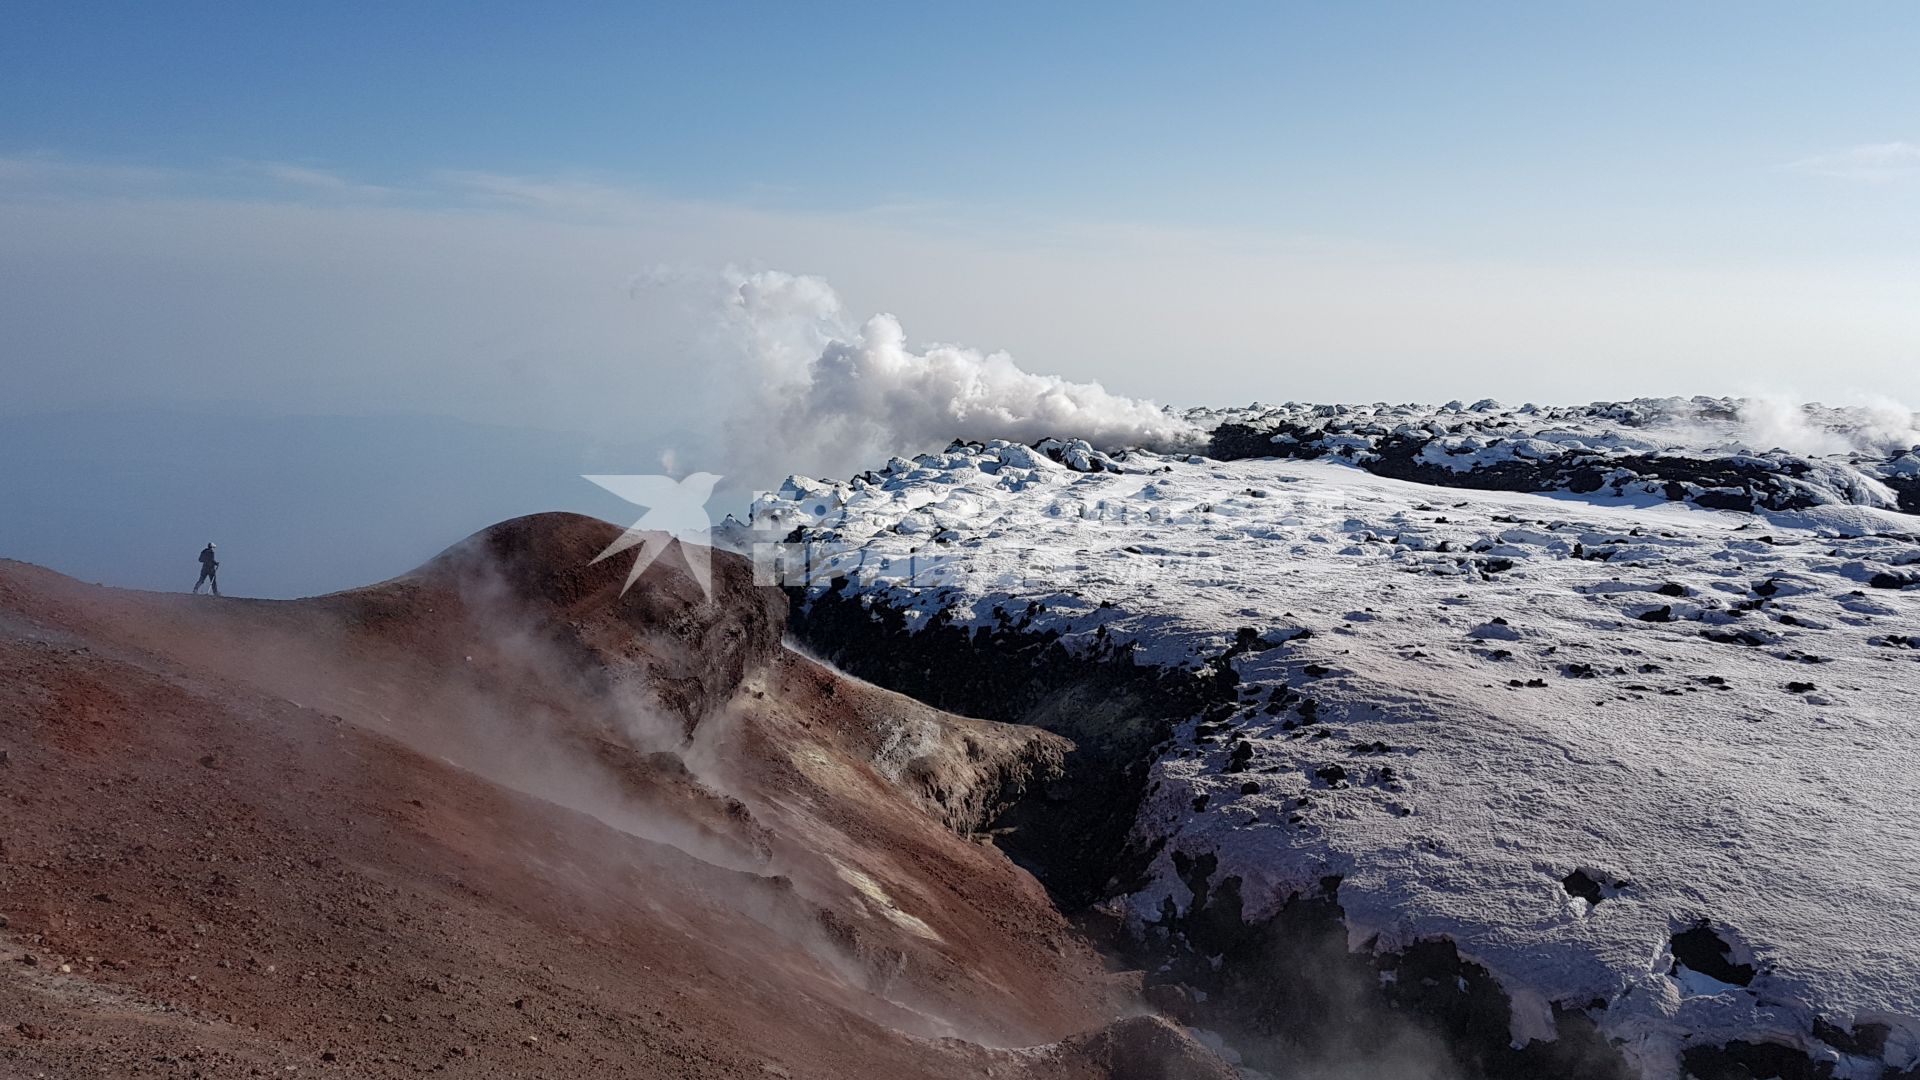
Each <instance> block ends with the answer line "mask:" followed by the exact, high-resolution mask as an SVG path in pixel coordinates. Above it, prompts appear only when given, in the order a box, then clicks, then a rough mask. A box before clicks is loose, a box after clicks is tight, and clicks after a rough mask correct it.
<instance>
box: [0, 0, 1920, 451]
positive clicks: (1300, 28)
mask: <svg viewBox="0 0 1920 1080" xmlns="http://www.w3.org/2000/svg"><path fill="white" fill-rule="evenodd" d="M829 8H831V11H829ZM912 8H913V6H911V5H909V6H907V7H902V6H899V5H874V6H871V7H859V6H851V5H797V4H778V5H771V4H770V5H727V4H718V5H654V6H651V7H646V6H642V5H628V4H605V5H601V4H578V5H540V6H534V5H518V4H516V5H506V4H500V5H489V4H473V3H462V4H448V5H433V4H424V3H421V4H402V5H388V4H351V3H342V4H309V5H233V4H201V5H196V4H166V5H135V4H100V5H82V4H66V3H61V4H44V5H43V4H30V3H14V4H10V5H8V12H7V15H6V16H5V19H6V24H7V25H6V29H5V32H4V33H0V159H4V160H0V235H3V236H4V237H5V243H3V244H0V329H3V330H4V340H3V341H0V349H4V355H3V356H0V362H3V363H4V364H5V365H6V369H7V372H8V379H7V381H8V383H9V384H10V391H11V392H10V393H9V394H8V396H7V400H6V402H5V408H7V409H9V410H14V411H18V410H22V409H35V408H43V407H44V408H51V407H68V406H76V405H78V406H85V405H88V404H90V403H94V402H98V401H100V400H103V399H114V400H118V401H134V402H152V401H172V400H202V401H205V400H212V401H216V402H226V401H231V402H235V403H250V404H258V405H265V406H269V407H275V408H300V407H311V408H326V409H333V410H341V411H366V410H377V409H382V408H389V409H391V408H402V409H423V410H428V411H438V412H445V413H448V414H451V415H457V416H462V417H466V418H469V419H477V420H484V421H516V422H529V423H536V424H542V425H547V426H559V427H593V426H596V425H606V424H615V423H620V422H623V418H626V419H627V420H630V421H631V422H634V423H639V424H651V423H654V422H655V414H658V413H662V412H664V413H666V414H669V415H676V416H679V417H681V418H683V419H688V420H689V421H690V422H694V421H697V418H698V411H697V410H698V409H699V408H701V407H704V403H705V402H706V401H707V397H709V396H711V395H712V394H715V393H718V394H721V395H724V394H725V393H726V392H727V390H728V388H727V387H725V386H714V385H712V383H713V381H714V380H713V379H712V377H711V373H712V364H711V361H698V362H697V363H696V366H699V367H704V368H705V369H706V370H705V371H694V372H688V371H686V370H684V367H685V365H684V364H683V363H681V361H684V360H687V359H688V358H693V357H698V356H699V355H700V352H699V349H698V348H696V347H694V346H693V345H692V344H690V342H692V341H694V339H698V338H699V337H700V336H701V335H703V334H704V333H705V329H704V328H703V326H702V325H701V316H700V313H699V312H698V311H697V307H698V305H693V306H692V307H689V305H688V304H686V303H684V302H681V301H672V302H668V301H664V300H663V299H662V298H661V297H659V296H656V295H651V294H649V295H639V294H638V293H649V289H648V288H647V287H644V286H643V287H642V288H641V289H639V290H638V293H637V292H636V289H635V287H634V281H635V279H636V276H637V275H645V274H647V273H649V272H650V271H652V270H654V269H655V268H657V267H661V266H666V267H671V268H674V269H676V270H681V271H689V272H704V271H712V270H717V269H718V268H720V267H722V266H725V265H727V264H734V265H738V266H743V267H749V268H751V267H773V268H779V269H787V270H793V271H798V272H805V273H814V274H819V275H822V276H824V277H825V278H826V279H827V280H829V281H830V282H832V283H833V284H834V285H835V286H836V287H837V288H838V289H839V290H840V292H841V294H842V295H843V296H844V297H845V299H846V304H847V307H848V308H849V309H850V310H853V311H858V312H861V313H870V312H877V311H889V312H893V313H895V314H897V315H899V316H900V317H901V321H902V322H903V324H904V326H905V329H906V333H907V335H908V337H909V338H910V339H912V340H914V341H919V342H927V341H957V342H964V343H967V344H970V345H975V346H979V347H981V348H984V349H990V350H991V349H1004V350H1007V351H1008V352H1010V353H1012V355H1013V356H1014V357H1015V358H1016V359H1017V360H1018V361H1019V362H1020V363H1021V364H1022V365H1024V366H1026V367H1028V368H1030V369H1033V370H1038V371H1047V372H1058V373H1061V374H1064V375H1067V376H1069V377H1073V378H1078V379H1099V380H1101V381H1103V382H1104V383H1105V384H1106V385H1107V386H1108V387H1109V388H1111V389H1113V390H1115V391H1118V392H1123V393H1131V394H1136V395H1141V396H1146V397H1151V398H1154V399H1156V400H1159V401H1162V402H1174V403H1180V404H1189V403H1201V402H1207V403H1224V402H1239V401H1245V400H1250V399H1253V398H1256V397H1258V398H1267V399H1280V398H1289V397H1291V398H1316V399H1363V400H1378V399H1389V400H1408V399H1425V398H1436V397H1437V398H1448V397H1455V396H1461V397H1476V396H1479V395H1481V394H1493V395H1495V396H1498V397H1502V398H1521V399H1538V400H1587V399H1591V398H1595V397H1609V396H1632V395H1634V394H1641V393H1667V392H1682V393H1693V392H1740V391H1743V390H1752V389H1768V390H1779V391H1786V392H1791V393H1797V394H1800V395H1803V396H1807V397H1827V398H1839V397H1845V396H1848V395H1853V394H1858V393H1860V392H1863V391H1881V392H1885V393H1889V394H1892V395H1893V396H1896V397H1905V398H1907V399H1909V400H1911V399H1913V398H1920V375H1916V372H1917V371H1920V363H1916V361H1920V127H1916V125H1920V78H1916V77H1915V76H1914V74H1913V64H1912V58H1913V56H1914V54H1915V50H1916V48H1920V8H1916V7H1914V6H1913V5H1910V4H1891V3H1890V4H1871V3H1861V4H1848V5H1842V6H1827V7H1809V6H1806V5H1798V4H1794V5H1789V4H1748V5H1740V6H1738V7H1737V8H1732V7H1727V6H1723V5H1709V4H1677V5H1676V4H1665V3H1663V4H1647V5H1635V4H1619V3H1609V4H1604V5H1600V4H1595V5H1578V4H1575V5H1538V4H1512V5H1503V4H1472V5H1440V4H1405V5H1389V4H1358V5H1279V4H1260V5H1247V6H1235V5H1230V4H1209V5H1164V6H1160V5H1115V4H1100V5H1084V6H1078V7H1076V6H1072V5H1027V4H1021V5H1006V6H999V5H965V6H961V7H950V8H948V9H942V10H939V11H934V10H913V9H912ZM556 9H563V10H556ZM721 381H722V382H724V380H721ZM703 395H705V396H703ZM668 403H671V407H666V406H667V405H668ZM690 410H691V411H690Z"/></svg>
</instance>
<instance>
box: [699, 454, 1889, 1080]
mask: <svg viewBox="0 0 1920 1080" xmlns="http://www.w3.org/2000/svg"><path fill="white" fill-rule="evenodd" d="M1039 450H1040V451H1045V452H1036V450H1035V449H1033V448H1028V447H1024V446H1018V445H1008V444H1003V443H993V444H985V445H980V444H973V445H960V444H957V445H956V446H954V447H952V448H950V450H949V451H948V452H947V453H945V454H940V455H925V456H923V457H921V458H918V459H915V460H914V461H911V462H909V461H903V460H898V459H896V460H895V461H894V462H893V463H891V464H890V465H889V466H888V467H887V468H886V469H885V470H883V471H879V472H875V473H872V474H868V475H867V476H865V477H862V478H858V479H856V480H854V481H852V482H849V483H821V482H815V481H807V480H801V479H796V480H794V481H790V482H789V484H788V485H787V487H786V488H784V489H783V490H782V491H780V492H778V493H775V494H773V495H770V496H768V497H767V498H765V499H763V500H762V501H761V502H760V503H758V504H756V506H755V508H754V515H753V519H754V520H753V525H754V526H755V527H746V526H742V527H740V528H739V529H738V530H736V532H737V536H736V540H737V541H738V542H739V543H741V544H743V545H752V544H755V543H756V542H757V543H758V545H759V546H758V554H759V557H761V558H762V559H763V560H764V561H765V562H766V564H767V566H768V569H769V571H770V572H775V571H777V572H779V573H782V574H785V575H786V576H787V579H788V580H789V581H790V582H791V584H792V587H793V591H794V594H795V596H796V598H797V599H798V600H799V601H800V602H801V606H799V607H797V608H796V624H795V625H796V628H797V629H798V630H799V631H800V632H801V633H802V634H803V635H804V636H806V638H807V639H808V641H809V643H810V644H811V645H812V646H813V647H815V648H817V649H820V650H821V651H823V652H824V653H826V654H827V655H829V656H830V657H832V658H834V659H836V660H837V661H839V662H841V663H843V664H845V665H847V666H849V667H850V669H851V670H854V671H856V672H858V673H862V674H866V675H868V676H869V677H872V678H875V679H876V680H877V681H881V682H883V683H884V684H886V685H890V686H895V687H897V688H901V689H907V690H909V691H911V692H913V693H914V694H915V695H916V696H920V697H923V698H925V699H926V700H929V701H932V702H934V703H936V704H940V705H943V706H946V707H951V708H961V709H967V710H973V711H977V712H978V713H979V714H980V715H988V716H993V717H995V718H997V719H1003V720H1021V721H1028V722H1035V723H1044V724H1048V725H1053V726H1060V727H1062V728H1070V726H1071V725H1072V724H1073V723H1075V722H1080V723H1091V724H1092V725H1093V726H1096V727H1108V728H1114V729H1116V730H1123V731H1127V732H1132V733H1134V734H1131V735H1128V736H1127V737H1126V738H1125V739H1124V740H1122V741H1123V743H1124V745H1122V746H1120V747H1118V752H1117V754H1116V755H1109V756H1108V757H1106V758H1101V757H1099V756H1097V755H1096V756H1092V757H1088V756H1086V754H1087V750H1086V746H1087V744H1088V742H1089V738H1088V736H1087V735H1086V734H1085V733H1084V732H1083V731H1081V730H1077V729H1074V730H1072V734H1073V736H1074V737H1075V738H1076V740H1077V741H1080V742H1081V743H1082V749H1081V750H1079V751H1076V755H1079V756H1078V757H1076V756H1070V757H1069V759H1068V760H1069V770H1070V773H1069V781H1070V782H1071V781H1072V780H1073V773H1072V770H1075V769H1085V770H1088V771H1090V772H1092V773H1095V774H1098V775H1097V776H1096V778H1095V781H1094V782H1090V783H1083V785H1082V791H1083V792H1085V793H1086V794H1087V796H1088V797H1094V796H1097V797H1102V798H1105V799H1107V800H1109V802H1111V801H1114V800H1131V801H1130V802H1129V803H1128V804H1127V809H1126V813H1127V814H1128V816H1129V817H1130V823H1131V827H1130V830H1129V831H1128V832H1127V833H1126V834H1125V835H1113V836H1110V837H1108V839H1107V841H1106V842H1105V844H1104V847H1101V848H1099V849H1098V850H1094V851H1090V852H1087V853H1085V855H1086V857H1085V858H1083V859H1081V860H1080V861H1079V862H1078V863H1075V864H1070V865H1060V864H1053V865H1048V864H1045V863H1043V862H1036V863H1034V865H1035V866H1036V869H1038V870H1039V871H1040V872H1041V873H1042V875H1043V876H1044V877H1045V878H1046V880H1048V881H1049V884H1050V885H1052V886H1053V887H1054V888H1055V890H1056V892H1058V893H1060V894H1062V895H1063V897H1066V898H1077V899H1078V900H1079V901H1080V902H1083V903H1088V904H1090V905H1091V906H1092V907H1093V908H1094V909H1095V910H1097V911H1104V912H1107V913H1109V914H1111V915H1112V916H1113V917H1114V918H1115V919H1117V920H1120V921H1122V922H1124V924H1125V930H1126V936H1127V937H1129V938H1130V939H1131V940H1132V941H1133V942H1134V943H1135V945H1136V946H1137V947H1139V948H1141V949H1142V951H1143V955H1147V956H1150V957H1152V958H1154V959H1155V960H1157V961H1160V962H1162V963H1164V965H1165V966H1164V967H1162V968H1161V969H1160V971H1159V973H1158V974H1157V975H1156V981H1157V982H1160V983H1163V984H1164V985H1162V986H1160V987H1156V988H1155V990H1154V994H1153V996H1154V999H1155V1000H1156V1001H1157V1002H1160V1003H1162V1004H1163V1005H1164V1006H1165V1007H1166V1008H1168V1009H1169V1010H1170V1011H1172V1012H1175V1013H1176V1014H1179V1015H1182V1016H1185V1017H1187V1018H1190V1019H1192V1020H1194V1021H1196V1022H1200V1023H1203V1024H1205V1025H1207V1026H1210V1027H1220V1028H1222V1029H1225V1030H1227V1032H1228V1033H1229V1035H1230V1037H1232V1038H1233V1039H1234V1040H1235V1042H1236V1044H1237V1045H1238V1046H1239V1048H1240V1049H1241V1050H1242V1051H1243V1052H1246V1053H1247V1054H1248V1056H1249V1058H1250V1060H1253V1061H1255V1062H1256V1063H1259V1064H1262V1065H1263V1066H1266V1067H1274V1066H1275V1064H1276V1063H1284V1064H1285V1067H1286V1068H1287V1069H1289V1070H1295V1069H1298V1068H1299V1067H1300V1062H1301V1060H1302V1056H1301V1055H1302V1054H1310V1055H1315V1056H1317V1057H1318V1058H1319V1059H1320V1060H1322V1061H1323V1062H1324V1063H1326V1068H1327V1069H1329V1070H1331V1071H1333V1072H1334V1073H1335V1074H1338V1075H1344V1074H1343V1073H1339V1071H1338V1070H1339V1069H1342V1068H1347V1067H1361V1068H1374V1069H1386V1070H1391V1071H1396V1072H1404V1074H1405V1075H1408V1076H1426V1075H1436V1076H1441V1075H1444V1076H1454V1075H1465V1076H1479V1075H1489V1076H1539V1075H1560V1076H1575V1075H1580V1076H1595V1077H1602V1076H1622V1075H1629V1074H1631V1075H1640V1076H1648V1077H1667V1076H1674V1075H1678V1074H1679V1073H1680V1072H1681V1071H1682V1070H1685V1071H1687V1072H1690V1073H1692V1074H1693V1075H1697V1076H1702V1077H1709V1078H1713V1080H1719V1078H1720V1077H1734V1076H1755V1077H1764V1076H1789V1077H1802V1076H1805V1077H1815V1076H1855V1077H1877V1076H1880V1075H1882V1074H1885V1075H1887V1076H1894V1075H1906V1074H1905V1073H1903V1072H1901V1070H1909V1069H1912V1068H1913V1067H1914V1066H1915V1063H1916V1061H1917V1060H1920V996H1916V995H1917V994H1920V950H1916V949H1915V947H1914V946H1913V944H1912V943H1911V941H1910V940H1909V937H1910V935H1909V934H1908V933H1907V932H1906V929H1905V928H1906V926H1907V924H1908V922H1909V921H1910V912H1911V909H1912V906H1913V899H1914V897H1915V896H1917V895H1920V840H1916V836H1915V834H1914V832H1913V830H1912V829H1911V828H1910V827H1908V825H1907V822H1908V821H1910V820H1911V819H1912V818H1913V816H1914V813H1915V811H1916V810H1920V805H1917V804H1916V802H1915V798H1914V794H1913V792H1914V783H1913V777H1914V773H1913V768H1914V766H1913V762H1914V761H1915V760H1916V756H1917V755H1920V726H1916V723H1915V713H1914V710H1913V707H1912V693H1913V688H1914V686H1915V679H1916V677H1920V666H1916V665H1917V662H1920V651H1916V646H1920V545H1917V544H1916V534H1917V533H1920V520H1916V519H1914V518H1911V517H1908V516H1906V515H1903V514H1899V513H1893V512H1889V511H1886V510H1883V509H1875V508H1871V507H1864V506H1845V505H1831V504H1829V505H1822V506H1816V507H1812V508H1808V509H1805V510H1802V511H1795V512H1779V513H1768V514H1754V513H1745V512H1737V513H1736V512H1730V511H1726V512H1723V511H1712V510H1707V509H1701V508H1698V507H1697V506H1694V505H1687V504H1683V503H1668V502H1666V501H1665V499H1664V497H1663V496H1660V495H1654V496H1651V497H1642V498H1640V499H1638V500H1635V499H1630V498H1607V497H1604V496H1603V495H1602V494H1600V493H1590V494H1588V495H1586V496H1576V495H1574V494H1572V493H1567V492H1557V493H1555V494H1553V495H1551V496H1547V495H1534V494H1514V493H1506V492H1498V491H1492V492H1489V491H1480V490H1471V491H1468V490H1454V489H1448V488H1443V487H1436V486H1431V485H1425V484H1416V483H1411V482H1406V481H1402V480H1397V479H1390V478H1384V477H1379V476H1374V475H1370V474H1369V473H1367V472H1364V471H1362V470H1361V469H1359V468H1355V467H1352V466H1351V465H1348V464H1344V463H1335V462H1336V461H1339V460H1340V459H1338V458H1336V459H1334V461H1327V462H1301V461H1278V460H1272V459H1267V460H1243V461H1234V462H1219V461H1212V460H1206V459H1201V458H1186V457H1177V458H1175V457H1161V456H1156V455H1152V454H1142V453H1137V452H1136V453H1131V454H1127V455H1115V456H1114V457H1112V458H1108V457H1105V456H1104V455H1099V454H1096V453H1093V452H1091V450H1090V449H1089V448H1087V447H1085V446H1079V447H1075V446H1073V445H1072V444H1058V443H1051V444H1042V446H1041V447H1040V448H1039ZM882 639H884V640H889V641H892V642H894V644H893V645H892V646H891V647H890V648H888V649H887V650H885V651H884V652H882V651H873V650H870V649H869V648H868V646H870V645H871V644H872V643H873V642H875V641H877V640H882ZM1023 671H1024V672H1029V673H1031V674H1032V676H1033V683H1034V685H1036V686H1040V687H1051V688H1061V687H1067V686H1072V685H1079V686H1084V687H1088V688H1092V691H1093V692H1092V693H1091V694H1089V695H1086V696H1088V697H1091V698H1093V699H1095V700H1110V699H1112V698H1113V697H1114V696H1115V694H1114V691H1115V690H1116V689H1118V688H1131V689H1132V690H1134V691H1135V692H1133V693H1131V694H1130V695H1129V696H1127V698H1126V700H1125V705H1124V708H1122V709H1121V710H1120V711H1119V712H1118V714H1117V715H1108V716H1105V717H1102V716H1100V715H1098V714H1097V713H1094V712H1092V711H1090V710H1087V709H1084V708H1083V709H1080V710H1078V713H1077V715H1065V716H1063V715H1061V714H1060V713H1058V712H1057V711H1049V709H1048V708H1045V707H1042V704H1043V702H1042V696H1041V695H1036V694H1031V693H1030V694H1025V695H1023V694H1021V693H1020V692H1018V691H1017V689H1009V688H1010V687H1017V686H1018V684H1019V683H1020V674H1019V673H1020V672H1023ZM1076 680H1077V682H1076ZM983 688H984V689H988V690H989V691H990V692H987V693H982V692H981V691H982V689H983ZM995 702H1001V703H1004V704H1006V705H1007V706H1009V707H1006V708H1000V709H996V708H995ZM1090 717H1091V719H1089V718H1090ZM1126 753H1135V754H1138V755H1139V757H1138V758H1137V759H1135V760H1134V761H1133V762H1131V763H1128V762H1126V761H1125V760H1124V755H1125V754H1126ZM1116 758H1118V759H1119V760H1116ZM1067 786H1070V785H1050V786H1049V788H1048V789H1047V791H1048V793H1049V794H1053V793H1057V792H1058V791H1059V790H1061V789H1062V788H1063V787H1067ZM1056 797H1057V796H1056ZM1041 805H1042V807H1043V808H1042V809H1040V810H1038V811H1037V812H1036V811H1035V810H1034V808H1033V806H1034V804H1033V802H1032V801H1031V800H1030V801H1029V803H1028V804H1027V805H1026V806H1025V807H1021V808H1016V812H1015V813H1014V814H1013V815H1012V816H1011V817H1010V819H1009V821H1010V823H1014V824H1018V825H1019V827H1020V828H1021V829H1023V830H1025V831H1027V832H1029V833H1032V832H1035V831H1039V832H1041V833H1043V834H1044V833H1045V830H1046V829H1047V827H1048V823H1049V822H1050V821H1058V820H1063V819H1067V818H1069V817H1071V807H1062V806H1059V805H1057V804H1046V803H1045V801H1044V798H1043V800H1042V803H1041ZM1083 835H1084V833H1083ZM1015 840H1016V842H1014V843H1010V844H1009V850H1011V851H1015V852H1016V853H1017V852H1019V851H1020V850H1022V847H1023V845H1022V844H1020V843H1018V842H1017V838H1015ZM1057 840H1058V838H1057V837H1047V838H1045V839H1043V840H1042V841H1041V842H1039V843H1034V842H1032V841H1029V842H1028V843H1027V844H1025V845H1024V847H1025V848H1026V849H1027V850H1035V849H1038V850H1043V851H1044V850H1049V849H1057V847H1058V844H1057ZM1102 860H1104V861H1102ZM1086 863H1091V864H1092V866H1093V867H1094V869H1093V870H1091V871H1090V870H1089V869H1088V868H1087V866H1086V865H1083V864H1086ZM1089 890H1091V891H1092V892H1093V894H1094V895H1092V896H1088V895H1087V893H1088V891H1089ZM1409 1017H1411V1018H1415V1019H1414V1020H1413V1021H1412V1023H1411V1024H1410V1025H1409V1023H1408V1020H1407V1018H1409ZM1368 1062H1371V1063H1372V1064H1370V1065H1369V1064H1365V1063H1368Z"/></svg>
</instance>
